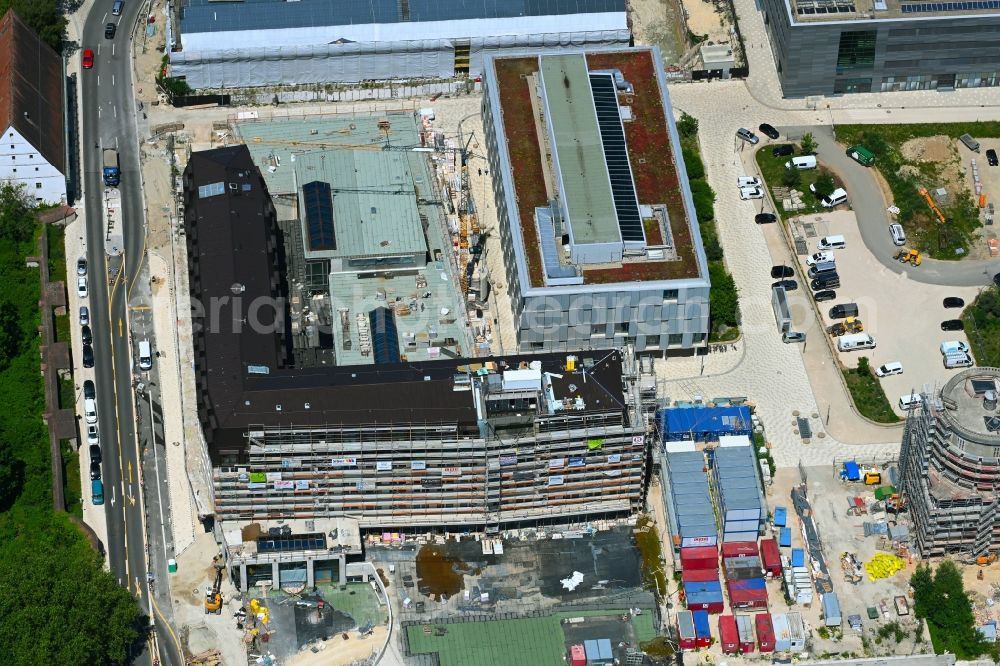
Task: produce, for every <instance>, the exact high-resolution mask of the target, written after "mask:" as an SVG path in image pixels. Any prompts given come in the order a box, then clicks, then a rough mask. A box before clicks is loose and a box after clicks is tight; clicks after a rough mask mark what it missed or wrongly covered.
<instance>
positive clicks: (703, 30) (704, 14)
mask: <svg viewBox="0 0 1000 666" xmlns="http://www.w3.org/2000/svg"><path fill="white" fill-rule="evenodd" d="M683 3H684V15H685V16H686V17H687V29H688V30H690V31H691V32H693V33H694V34H696V35H708V41H710V42H711V43H713V44H725V43H728V42H729V31H728V27H727V26H726V24H725V21H724V20H723V18H722V17H723V14H722V13H720V12H717V11H716V10H715V4H714V3H712V2H711V0H683Z"/></svg>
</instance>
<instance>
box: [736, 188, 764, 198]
mask: <svg viewBox="0 0 1000 666" xmlns="http://www.w3.org/2000/svg"><path fill="white" fill-rule="evenodd" d="M763 198H764V190H762V189H760V188H759V187H741V188H740V199H742V200H743V201H749V200H750V199H763Z"/></svg>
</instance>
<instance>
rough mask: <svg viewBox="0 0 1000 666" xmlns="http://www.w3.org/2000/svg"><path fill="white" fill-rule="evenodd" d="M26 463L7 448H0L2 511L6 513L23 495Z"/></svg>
mask: <svg viewBox="0 0 1000 666" xmlns="http://www.w3.org/2000/svg"><path fill="white" fill-rule="evenodd" d="M23 482H24V463H22V462H21V461H20V460H18V459H17V458H16V457H15V456H14V453H13V452H12V451H11V450H10V449H9V448H8V447H6V446H4V447H3V448H0V511H6V510H7V509H9V508H10V505H11V504H13V503H14V500H16V499H17V496H18V495H19V494H20V493H21V484H22V483H23Z"/></svg>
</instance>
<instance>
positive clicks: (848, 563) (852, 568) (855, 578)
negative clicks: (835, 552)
mask: <svg viewBox="0 0 1000 666" xmlns="http://www.w3.org/2000/svg"><path fill="white" fill-rule="evenodd" d="M840 568H841V569H842V570H843V572H844V580H846V581H847V582H848V583H850V584H851V585H857V584H858V583H860V582H861V580H862V575H863V574H864V568H863V567H862V565H861V562H860V561H859V560H858V558H857V557H856V556H855V555H854V553H844V554H842V555H841V556H840Z"/></svg>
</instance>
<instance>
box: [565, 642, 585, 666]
mask: <svg viewBox="0 0 1000 666" xmlns="http://www.w3.org/2000/svg"><path fill="white" fill-rule="evenodd" d="M569 664H570V666H587V653H586V652H584V650H583V646H582V645H573V646H572V647H570V649H569Z"/></svg>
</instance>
